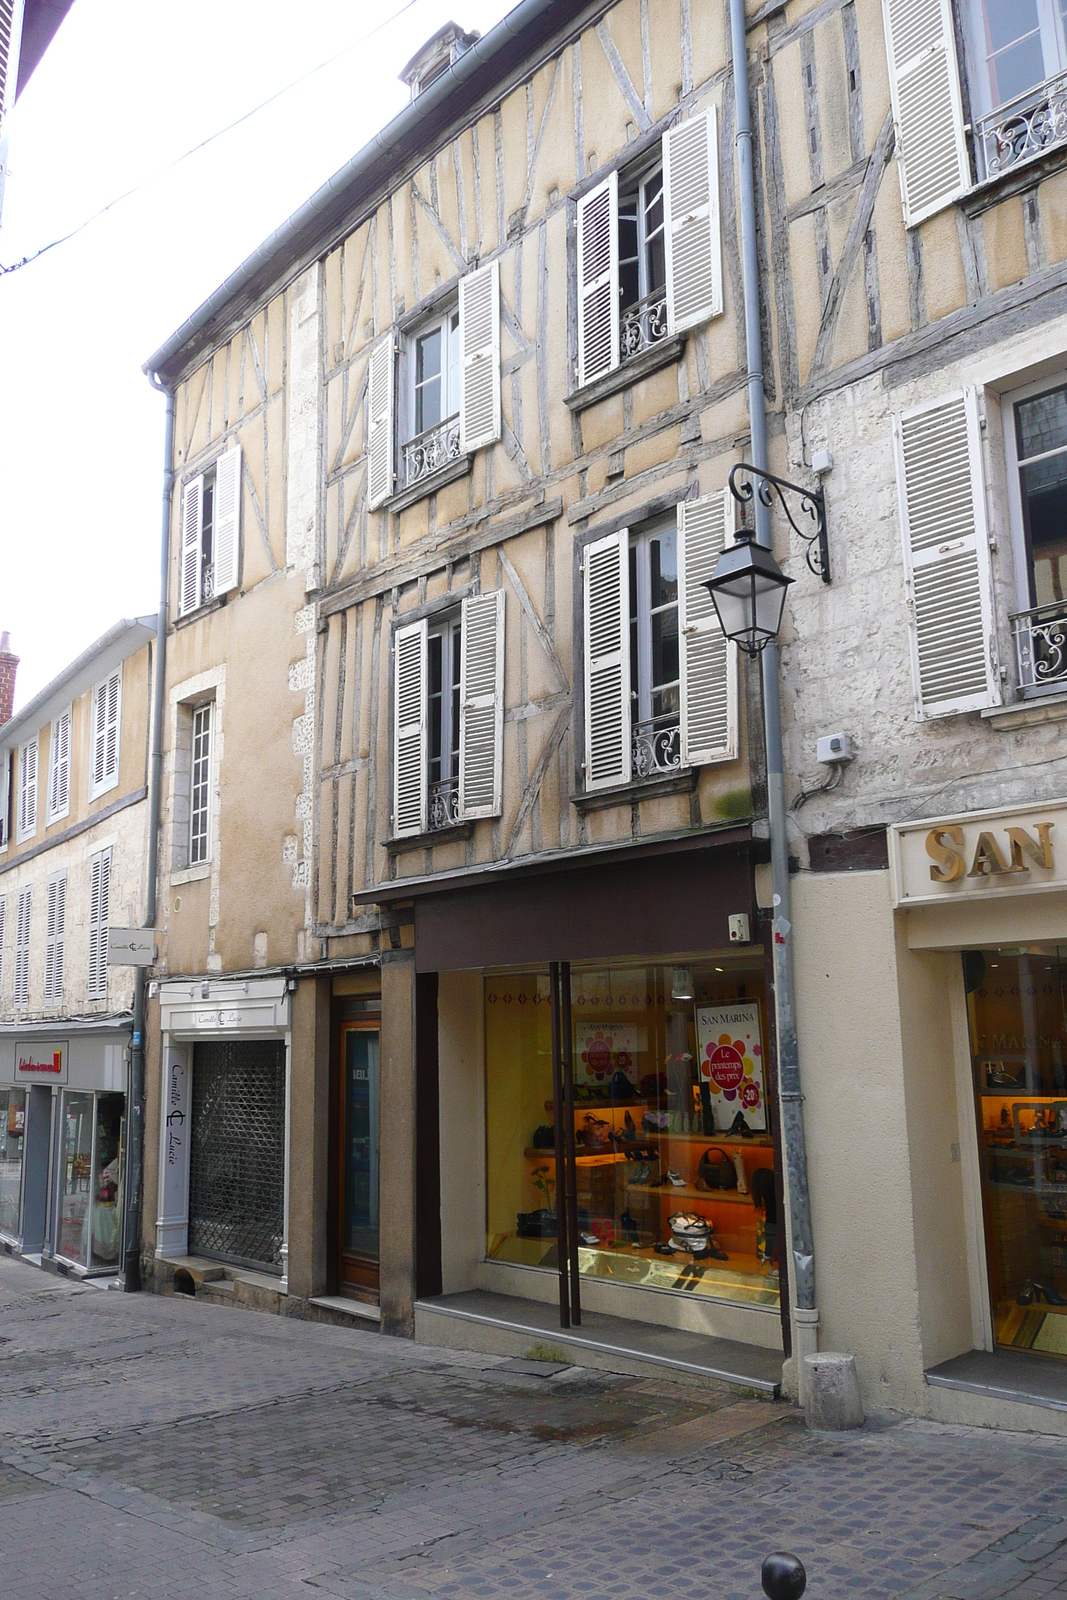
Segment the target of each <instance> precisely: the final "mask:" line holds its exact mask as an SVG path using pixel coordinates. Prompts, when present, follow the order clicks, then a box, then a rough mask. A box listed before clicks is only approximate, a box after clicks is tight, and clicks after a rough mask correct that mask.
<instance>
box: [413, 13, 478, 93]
mask: <svg viewBox="0 0 1067 1600" xmlns="http://www.w3.org/2000/svg"><path fill="white" fill-rule="evenodd" d="M480 38H481V34H480V33H464V31H463V29H462V28H461V27H459V26H458V25H457V24H456V23H455V22H446V23H445V26H444V27H443V28H439V29H438V31H437V32H436V33H435V34H434V35H433V37H432V39H427V41H426V43H425V44H424V45H423V47H422V49H421V50H420V51H419V52H418V53H417V54H416V55H413V56H412V58H411V60H410V61H409V62H408V64H407V66H406V67H405V68H404V70H403V72H402V73H401V74H400V81H401V83H406V84H407V86H408V88H409V89H410V90H411V98H412V99H413V100H417V99H418V97H419V95H420V94H422V92H423V90H424V89H428V88H429V87H430V85H431V83H435V82H436V81H437V79H438V78H440V77H442V76H443V74H444V73H446V72H447V71H448V69H449V67H450V66H452V64H453V63H454V62H456V61H458V60H459V58H460V56H464V55H466V53H467V51H468V50H469V49H470V48H471V46H472V45H474V44H477V42H478V40H479V39H480Z"/></svg>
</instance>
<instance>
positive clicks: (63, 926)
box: [44, 872, 67, 1006]
mask: <svg viewBox="0 0 1067 1600" xmlns="http://www.w3.org/2000/svg"><path fill="white" fill-rule="evenodd" d="M66 931H67V874H66V873H65V872H56V873H53V875H52V877H50V878H49V880H48V916H47V925H46V942H45V966H44V1003H45V1005H46V1006H58V1005H61V1004H62V1003H63V946H64V943H65V940H66Z"/></svg>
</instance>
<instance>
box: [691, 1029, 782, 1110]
mask: <svg viewBox="0 0 1067 1600" xmlns="http://www.w3.org/2000/svg"><path fill="white" fill-rule="evenodd" d="M697 1043H698V1046H699V1061H700V1081H701V1083H705V1084H707V1086H708V1088H709V1089H710V1091H711V1104H712V1107H713V1108H714V1113H715V1126H716V1128H718V1129H720V1130H721V1131H723V1132H725V1131H726V1129H727V1128H728V1127H729V1126H730V1124H731V1122H732V1121H733V1120H734V1118H735V1117H736V1115H737V1113H738V1112H739V1111H742V1112H744V1117H745V1121H746V1122H747V1123H748V1125H749V1127H750V1128H766V1126H767V1090H766V1086H765V1083H764V1077H763V1040H762V1037H761V1035H760V1016H759V1003H758V1001H755V1000H736V1001H735V1002H734V1003H733V1005H726V1006H697Z"/></svg>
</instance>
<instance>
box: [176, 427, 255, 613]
mask: <svg viewBox="0 0 1067 1600" xmlns="http://www.w3.org/2000/svg"><path fill="white" fill-rule="evenodd" d="M240 534H241V447H240V445H235V446H234V447H233V449H232V450H228V451H227V452H226V454H225V455H224V456H220V457H219V459H218V460H217V461H216V462H215V464H214V466H212V467H210V468H209V469H208V471H207V472H203V473H201V474H200V475H199V477H196V478H191V479H190V480H189V481H188V482H187V483H186V484H185V486H184V487H183V489H182V511H181V553H180V560H179V572H178V615H179V616H180V617H184V616H187V615H188V613H189V612H190V611H195V610H197V608H198V607H199V606H202V605H206V604H207V602H208V601H209V600H213V599H215V598H217V596H219V595H221V594H226V593H227V592H228V591H229V590H230V589H235V588H236V587H237V571H238V564H239V559H240Z"/></svg>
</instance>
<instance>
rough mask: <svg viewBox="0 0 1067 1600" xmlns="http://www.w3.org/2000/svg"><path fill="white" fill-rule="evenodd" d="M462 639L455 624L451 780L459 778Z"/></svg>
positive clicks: (453, 631) (453, 630)
mask: <svg viewBox="0 0 1067 1600" xmlns="http://www.w3.org/2000/svg"><path fill="white" fill-rule="evenodd" d="M462 637H463V636H462V632H461V630H460V628H459V626H458V624H457V626H456V627H454V628H453V629H452V750H451V754H452V759H451V761H450V763H449V770H450V772H451V775H452V777H453V778H458V777H459V683H460V678H459V675H460V650H461V644H462Z"/></svg>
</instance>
